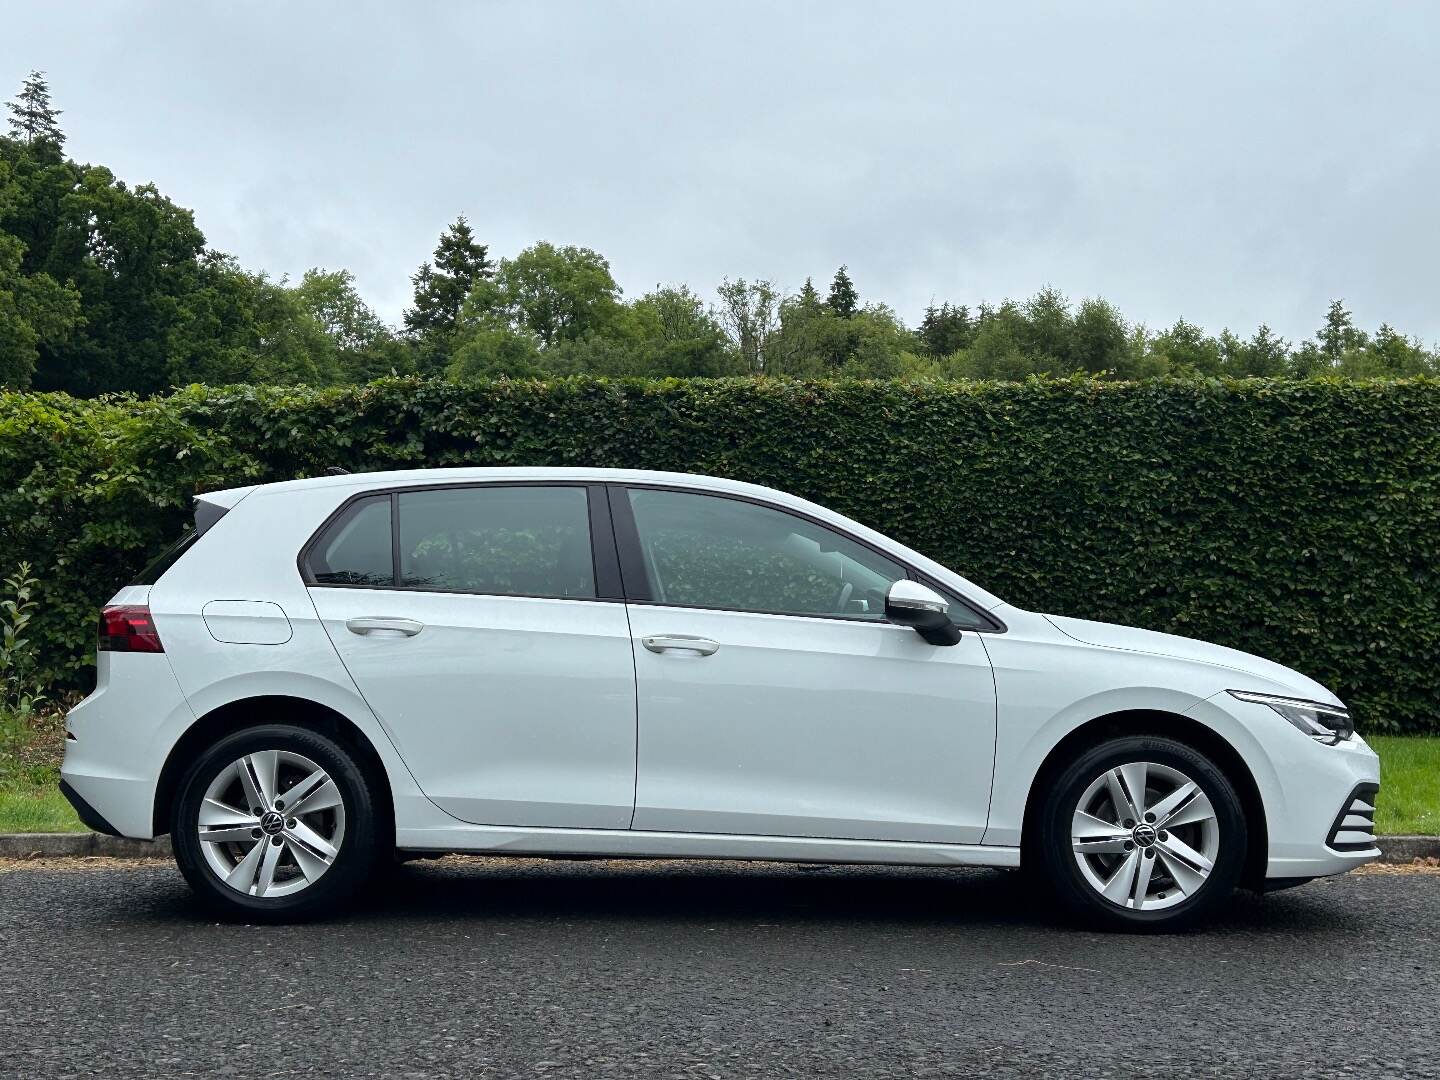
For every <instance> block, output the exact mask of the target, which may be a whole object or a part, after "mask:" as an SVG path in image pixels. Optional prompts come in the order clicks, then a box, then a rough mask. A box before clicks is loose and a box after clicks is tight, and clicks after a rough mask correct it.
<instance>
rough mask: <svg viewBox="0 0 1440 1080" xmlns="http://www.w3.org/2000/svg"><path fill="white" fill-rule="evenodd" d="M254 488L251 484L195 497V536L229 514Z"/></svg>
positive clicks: (208, 492)
mask: <svg viewBox="0 0 1440 1080" xmlns="http://www.w3.org/2000/svg"><path fill="white" fill-rule="evenodd" d="M256 486H257V485H255V484H251V485H250V486H249V487H239V488H226V489H225V490H224V491H207V492H206V493H205V494H204V495H196V496H195V535H196V536H197V537H198V536H200V535H202V534H203V533H204V532H205V531H206V530H207V529H209V528H210V526H212V525H214V524H215V523H216V522H217V521H219V520H220V519H221V518H222V517H224V516H225V515H226V514H227V513H229V511H230V509H231V507H233V506H234V505H235V504H236V503H238V502H239V501H240V500H241V499H243V498H245V496H246V495H249V494H250V493H251V492H252V491H254V490H255V488H256Z"/></svg>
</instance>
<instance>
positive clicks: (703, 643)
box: [640, 634, 720, 656]
mask: <svg viewBox="0 0 1440 1080" xmlns="http://www.w3.org/2000/svg"><path fill="white" fill-rule="evenodd" d="M640 644H642V645H644V646H645V648H647V649H649V650H650V651H651V652H656V653H659V652H666V651H668V650H670V649H674V650H676V651H681V650H683V651H685V652H693V653H699V654H700V655H701V656H709V655H710V654H711V653H714V652H716V651H717V650H719V648H720V643H719V642H718V641H712V640H710V639H709V638H708V637H695V636H694V635H693V634H656V635H653V636H651V637H643V638H641V639H640Z"/></svg>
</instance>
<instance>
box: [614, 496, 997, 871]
mask: <svg viewBox="0 0 1440 1080" xmlns="http://www.w3.org/2000/svg"><path fill="white" fill-rule="evenodd" d="M611 503H612V507H614V509H615V513H616V531H617V535H619V536H620V537H621V541H622V543H623V544H626V545H627V546H628V547H629V548H630V549H631V550H632V551H633V552H634V553H633V554H631V555H630V556H629V558H628V562H627V582H626V584H627V588H629V589H630V591H631V593H632V595H633V594H634V593H635V592H636V591H637V590H639V591H640V592H642V593H643V594H644V595H645V596H647V597H648V598H649V599H648V600H647V601H645V602H637V603H631V604H630V624H631V633H632V635H633V639H634V649H635V660H636V684H637V688H638V692H639V702H638V704H639V724H640V728H639V754H638V773H637V778H636V804H635V820H634V826H633V827H634V828H636V829H645V830H660V831H676V832H705V833H731V834H749V835H765V836H812V837H840V838H849V839H858V840H893V841H916V842H934V843H955V844H975V843H979V842H980V838H981V837H982V835H983V834H984V831H985V823H986V817H987V814H988V811H989V804H990V782H991V770H992V765H993V761H994V748H995V686H994V680H993V678H992V676H991V671H990V663H989V660H988V658H987V655H986V652H985V647H984V645H983V644H982V642H981V640H980V637H979V635H978V634H975V633H964V635H963V636H962V638H961V640H960V642H959V644H957V645H954V646H935V645H929V644H927V643H926V642H925V641H924V640H922V639H921V637H920V636H919V635H918V634H917V633H915V631H913V630H911V629H909V628H906V627H902V626H898V625H894V624H891V623H888V622H886V621H885V618H884V599H885V593H886V591H887V590H888V588H889V585H890V584H891V582H893V581H895V580H897V579H898V578H902V577H905V576H906V573H907V572H906V570H905V568H904V567H903V566H901V565H900V564H898V563H896V562H895V561H893V560H892V559H890V558H888V557H887V556H884V555H882V554H880V553H878V552H876V551H874V550H873V549H871V548H869V547H868V546H865V545H862V544H860V543H858V542H856V541H854V540H851V539H849V538H848V537H845V536H843V535H841V534H840V533H838V532H835V531H834V530H832V529H830V528H829V527H828V526H825V525H821V524H819V523H817V522H814V521H812V520H810V519H808V518H803V517H800V516H798V515H795V514H792V513H790V512H788V511H783V510H780V509H777V508H774V507H770V506H766V505H761V504H757V503H755V502H752V501H749V500H742V499H737V498H730V497H725V496H720V495H712V494H700V493H692V492H685V491H677V490H666V489H655V488H629V489H615V490H613V491H612V500H611ZM637 564H638V565H637ZM642 573H643V578H644V580H643V582H639V583H632V582H631V580H630V578H632V577H635V576H637V575H638V574H642Z"/></svg>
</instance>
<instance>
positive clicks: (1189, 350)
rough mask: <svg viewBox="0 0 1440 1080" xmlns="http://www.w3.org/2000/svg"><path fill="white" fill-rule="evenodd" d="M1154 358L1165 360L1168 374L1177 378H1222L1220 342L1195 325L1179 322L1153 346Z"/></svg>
mask: <svg viewBox="0 0 1440 1080" xmlns="http://www.w3.org/2000/svg"><path fill="white" fill-rule="evenodd" d="M1150 351H1151V353H1152V355H1153V356H1155V357H1159V358H1163V360H1164V370H1167V371H1172V372H1174V373H1175V374H1177V375H1219V374H1220V373H1221V368H1222V365H1221V360H1220V342H1218V341H1217V340H1216V339H1215V338H1213V337H1211V336H1209V335H1208V334H1206V333H1205V331H1204V330H1202V329H1201V328H1200V327H1198V326H1196V325H1195V324H1194V323H1190V322H1186V321H1185V320H1184V319H1177V320H1176V322H1175V325H1174V326H1172V327H1171V328H1170V329H1169V330H1166V331H1165V332H1164V333H1163V334H1157V335H1156V336H1155V339H1154V340H1153V341H1152V342H1151V343H1150Z"/></svg>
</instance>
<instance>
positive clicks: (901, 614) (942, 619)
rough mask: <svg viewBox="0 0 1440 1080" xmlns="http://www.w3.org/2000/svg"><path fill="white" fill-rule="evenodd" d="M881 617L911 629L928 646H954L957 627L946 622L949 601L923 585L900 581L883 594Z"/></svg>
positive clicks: (958, 630) (958, 635) (915, 582)
mask: <svg viewBox="0 0 1440 1080" xmlns="http://www.w3.org/2000/svg"><path fill="white" fill-rule="evenodd" d="M885 617H886V618H887V619H889V620H890V621H891V622H893V623H899V624H900V625H901V626H909V627H912V628H913V629H914V630H915V632H916V633H917V634H919V635H920V636H921V637H922V638H924V639H925V640H926V641H928V642H929V643H930V644H931V645H954V644H955V643H956V642H958V641H959V640H960V628H959V627H958V626H956V625H955V624H954V623H953V622H951V621H950V602H949V601H948V600H946V599H945V598H944V597H943V596H941V595H940V594H939V593H937V592H936V591H935V590H934V589H932V588H930V587H929V586H927V585H921V584H920V582H918V581H911V580H909V579H908V578H901V579H900V580H899V581H897V582H895V583H894V584H892V585H891V586H890V591H889V592H888V593H887V594H886V595H885Z"/></svg>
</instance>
